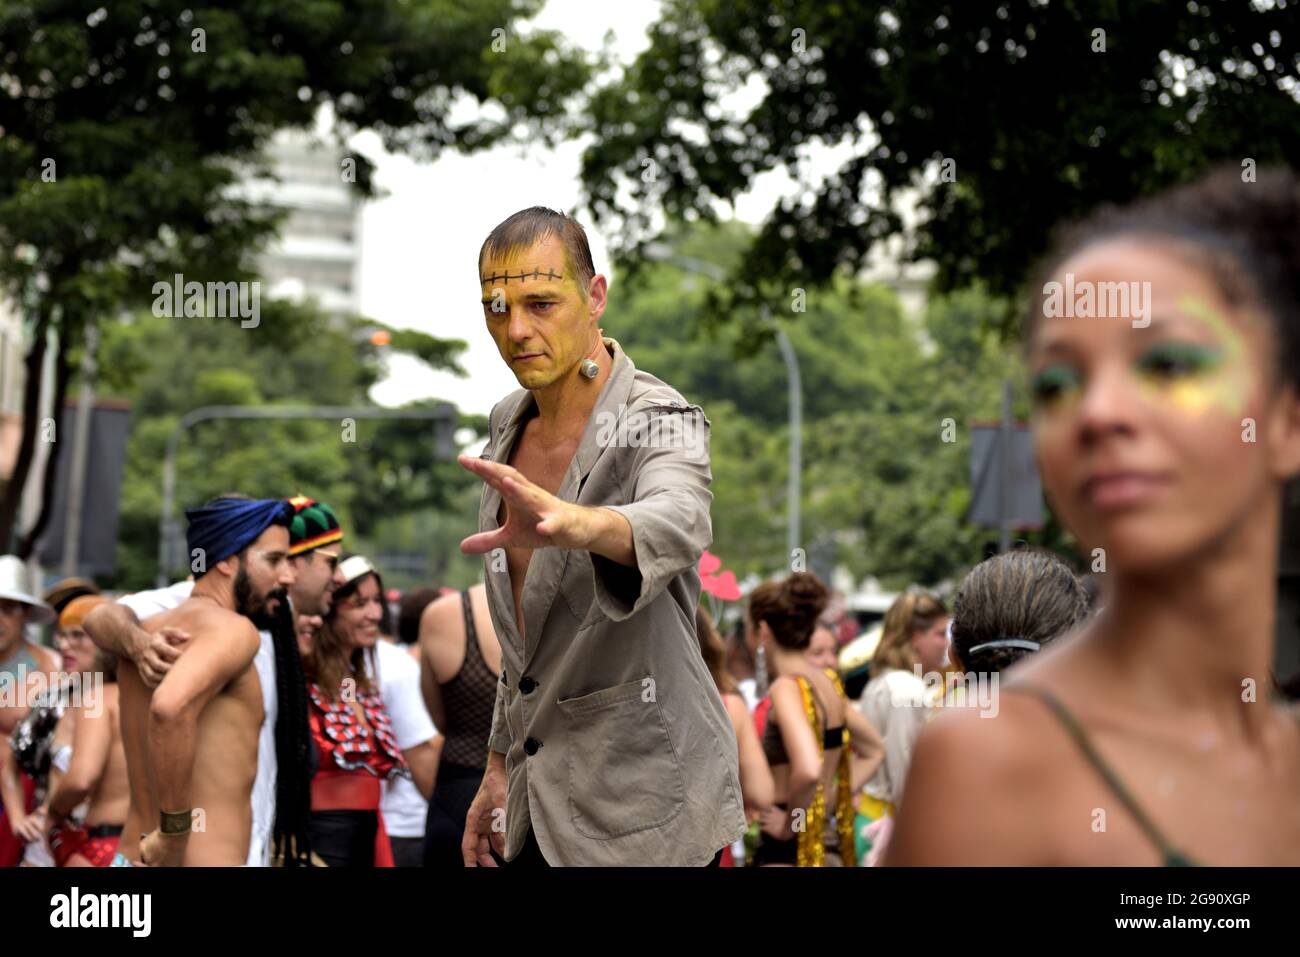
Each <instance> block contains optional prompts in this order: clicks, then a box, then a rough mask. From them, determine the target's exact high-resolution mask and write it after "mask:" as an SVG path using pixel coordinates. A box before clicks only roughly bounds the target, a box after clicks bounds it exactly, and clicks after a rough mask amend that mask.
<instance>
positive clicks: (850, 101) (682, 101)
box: [582, 0, 1300, 318]
mask: <svg viewBox="0 0 1300 957" xmlns="http://www.w3.org/2000/svg"><path fill="white" fill-rule="evenodd" d="M1296 21H1297V17H1296V9H1295V2H1294V0H1291V2H1290V3H1288V2H1286V0H1276V2H1271V0H1270V2H1259V3H1246V2H1241V3H1214V2H1191V3H1181V2H1176V3H1168V2H1165V0H1125V2H1123V3H1118V2H1095V0H1087V2H1084V0H1051V2H1050V3H1049V2H1047V0H1021V2H1009V0H916V2H910V3H906V4H900V3H895V2H889V0H878V2H866V0H864V2H856V3H827V2H824V0H780V2H775V3H773V2H753V0H666V2H665V3H664V9H663V14H662V17H661V19H660V21H659V22H658V23H656V24H655V25H654V26H653V27H652V29H651V34H650V45H649V47H648V48H647V49H646V50H645V51H644V52H643V53H642V54H641V55H640V56H639V57H638V59H637V60H636V61H635V62H634V63H633V64H632V65H630V66H629V67H628V69H626V70H625V71H623V72H622V73H621V74H620V75H619V76H618V77H617V78H616V79H614V80H613V81H611V82H610V83H608V84H607V85H605V86H603V87H602V88H601V89H600V90H599V91H598V92H597V93H596V94H594V95H593V96H592V98H591V100H590V103H589V112H590V116H591V128H592V133H593V134H594V135H593V140H592V142H591V144H590V145H589V147H588V148H587V150H586V152H585V154H584V162H583V172H582V178H583V182H584V188H585V195H586V198H587V201H588V205H589V206H590V208H591V209H592V212H593V216H594V218H596V219H598V220H599V221H601V222H602V223H614V224H617V225H616V226H614V227H612V228H610V230H609V231H610V234H611V235H615V236H618V237H619V245H618V247H617V249H618V250H619V251H621V252H622V253H623V254H624V258H625V259H627V260H628V261H629V262H634V261H635V258H636V256H635V253H636V252H637V250H638V249H639V248H640V247H641V245H642V244H643V243H644V242H645V241H647V240H649V239H651V238H652V237H653V236H654V235H655V234H656V233H657V232H658V231H659V230H660V228H661V226H660V224H661V223H662V222H663V220H664V217H665V214H666V217H667V221H668V222H669V223H675V222H682V221H688V222H689V221H692V220H697V219H702V220H714V219H716V218H717V217H718V216H720V215H725V213H724V212H723V211H724V210H726V209H727V204H728V203H731V202H733V201H734V200H735V199H736V198H737V196H739V195H741V194H742V193H744V192H745V191H746V190H748V189H749V188H750V187H751V186H753V185H754V183H755V181H756V179H757V178H758V177H760V176H763V175H764V174H766V173H769V172H771V171H773V170H783V171H785V172H788V173H789V174H790V175H791V176H792V177H793V178H794V179H795V180H796V181H797V187H796V188H795V189H793V190H791V192H790V194H789V195H788V196H787V197H786V198H784V199H783V200H782V201H780V202H779V203H778V204H777V206H776V208H774V209H773V210H771V212H770V215H769V216H768V218H767V221H766V222H765V223H764V226H763V229H762V231H761V232H760V233H759V234H758V235H757V236H755V237H754V238H753V240H752V242H751V243H750V244H749V245H748V247H747V248H746V249H745V250H744V254H743V256H741V257H739V259H738V260H737V261H736V262H735V263H734V264H732V276H731V281H729V282H728V283H726V284H725V285H723V286H719V287H718V288H717V289H716V290H715V294H714V298H713V299H712V300H711V301H710V311H711V312H712V313H714V314H715V315H716V316H721V317H724V318H730V317H732V316H735V315H738V314H744V313H745V312H747V311H752V310H750V309H749V308H748V307H750V306H752V304H753V303H754V302H756V301H762V302H767V303H769V304H771V303H774V302H777V301H779V300H781V299H782V298H783V297H784V296H785V295H786V294H787V291H788V289H789V288H791V287H793V286H802V287H807V286H810V285H812V284H814V283H819V282H822V281H825V280H827V279H828V278H829V277H831V276H832V275H834V274H836V273H837V272H838V271H840V270H847V271H848V272H849V273H850V274H855V273H856V271H857V268H858V267H860V266H861V265H862V264H863V262H864V256H865V255H866V254H867V251H868V250H869V249H870V247H871V246H872V244H873V243H874V242H875V241H876V240H879V239H881V238H883V237H886V236H890V235H893V234H895V233H897V232H898V230H899V228H900V221H899V218H898V216H897V215H896V214H895V211H894V208H893V201H894V200H895V199H896V198H897V197H898V196H899V194H900V192H902V191H905V190H910V189H917V190H918V191H919V210H918V212H919V219H920V222H919V225H918V228H917V231H916V242H915V246H914V249H913V250H912V252H913V253H914V255H915V256H916V258H918V259H929V260H933V261H934V262H935V263H936V264H937V266H938V275H937V280H938V284H939V287H940V288H941V289H961V288H965V287H967V286H969V285H971V284H972V283H973V282H975V281H981V282H984V283H985V284H987V285H988V287H989V288H990V289H991V290H992V291H993V292H995V293H998V294H1002V295H1004V294H1011V293H1013V292H1014V291H1015V290H1016V288H1017V285H1018V284H1019V283H1020V282H1021V281H1022V278H1023V276H1024V275H1025V272H1026V270H1027V268H1028V267H1029V266H1030V265H1031V263H1032V262H1033V260H1034V259H1035V258H1037V257H1038V256H1039V255H1040V254H1041V253H1042V250H1043V249H1044V247H1045V243H1046V240H1047V237H1048V234H1049V231H1050V229H1051V227H1052V226H1053V224H1055V223H1057V222H1059V221H1062V220H1069V219H1075V218H1078V217H1079V216H1081V215H1082V214H1084V213H1086V212H1088V211H1090V210H1091V209H1093V208H1094V207H1095V206H1097V205H1098V204H1100V203H1102V202H1107V201H1113V202H1122V201H1125V200H1128V199H1130V198H1132V197H1134V196H1137V195H1141V194H1145V193H1149V192H1152V191H1155V190H1157V189H1159V188H1161V187H1164V186H1167V185H1169V184H1172V183H1175V182H1179V181H1182V180H1185V179H1188V178H1190V177H1191V176H1193V175H1194V174H1196V173H1197V172H1198V171H1200V170H1201V169H1202V168H1203V167H1204V166H1205V165H1206V164H1207V163H1210V162H1213V161H1219V160H1222V161H1227V162H1230V163H1232V164H1234V165H1239V164H1243V162H1244V160H1245V159H1250V160H1253V161H1255V162H1257V163H1259V164H1261V165H1262V164H1264V163H1266V162H1270V161H1286V160H1287V159H1288V158H1294V157H1295V156H1296V155H1298V154H1300V106H1297V96H1296V92H1297V89H1298V86H1300V85H1298V84H1297V82H1296V75H1295V70H1296V64H1297V62H1298V61H1300V30H1297V29H1296V26H1297V22H1296ZM755 101H756V102H755ZM750 104H752V106H751V105H750ZM738 111H739V112H738ZM827 146H830V147H835V148H837V149H841V150H843V151H844V153H845V155H846V158H845V159H844V160H843V162H842V165H841V166H840V168H839V169H838V171H837V172H836V173H835V174H834V175H832V176H830V177H829V178H828V179H826V180H825V181H824V182H822V183H815V182H812V181H811V180H810V178H809V166H808V163H807V159H808V153H809V150H810V148H812V147H827ZM949 161H950V162H949ZM945 172H946V173H948V174H949V175H947V176H945V175H944V174H945Z"/></svg>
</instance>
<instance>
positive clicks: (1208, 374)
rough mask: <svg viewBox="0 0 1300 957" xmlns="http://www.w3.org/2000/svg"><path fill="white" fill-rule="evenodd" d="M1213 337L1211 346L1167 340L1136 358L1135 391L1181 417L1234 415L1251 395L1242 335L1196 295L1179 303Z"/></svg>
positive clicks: (1242, 407) (1237, 413)
mask: <svg viewBox="0 0 1300 957" xmlns="http://www.w3.org/2000/svg"><path fill="white" fill-rule="evenodd" d="M1178 305H1179V307H1180V308H1181V309H1182V310H1183V311H1184V312H1185V313H1186V314H1187V315H1189V316H1191V317H1192V318H1194V319H1196V320H1198V321H1199V322H1201V323H1203V324H1204V325H1205V326H1206V327H1207V328H1208V329H1209V330H1210V331H1211V333H1213V335H1214V338H1215V340H1216V343H1215V345H1212V346H1207V345H1202V344H1198V343H1191V342H1183V341H1178V340H1170V341H1165V342H1162V343H1158V344H1157V345H1155V346H1153V347H1152V348H1151V349H1149V350H1147V351H1146V352H1145V353H1143V354H1142V356H1140V357H1139V358H1138V361H1137V367H1138V371H1139V377H1138V382H1139V389H1140V391H1141V394H1142V396H1143V397H1144V398H1145V399H1147V400H1148V401H1154V402H1160V403H1162V404H1165V403H1167V404H1169V405H1172V406H1173V407H1174V408H1176V409H1178V410H1179V411H1180V412H1182V413H1184V414H1185V415H1193V416H1201V415H1205V414H1206V413H1209V412H1218V413H1222V414H1224V415H1227V416H1232V417H1236V416H1239V415H1240V414H1241V413H1242V412H1243V411H1244V410H1245V407H1246V403H1247V401H1248V399H1249V396H1250V379H1251V376H1250V368H1249V365H1248V362H1247V350H1246V341H1245V338H1244V337H1243V336H1242V334H1241V333H1240V332H1239V331H1237V330H1236V329H1234V328H1233V327H1232V325H1231V324H1230V323H1229V322H1228V321H1227V320H1226V319H1224V318H1223V316H1221V315H1220V314H1219V313H1218V312H1217V311H1215V310H1214V309H1213V308H1211V307H1210V306H1209V305H1208V304H1207V303H1205V302H1204V301H1203V300H1201V299H1199V298H1197V297H1196V296H1193V295H1191V294H1190V293H1189V294H1185V295H1184V296H1183V297H1182V298H1181V299H1180V300H1179V303H1178Z"/></svg>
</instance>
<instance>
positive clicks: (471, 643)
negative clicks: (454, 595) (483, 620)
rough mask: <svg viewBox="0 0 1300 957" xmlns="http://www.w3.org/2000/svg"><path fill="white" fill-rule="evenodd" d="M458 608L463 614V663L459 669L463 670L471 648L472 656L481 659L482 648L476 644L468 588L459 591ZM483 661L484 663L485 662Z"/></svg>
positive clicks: (476, 638) (476, 639)
mask: <svg viewBox="0 0 1300 957" xmlns="http://www.w3.org/2000/svg"><path fill="white" fill-rule="evenodd" d="M460 608H461V611H462V612H463V613H464V615H465V663H464V664H462V665H461V670H464V668H465V664H468V663H469V656H470V650H471V649H473V653H474V657H476V658H477V659H478V660H479V661H480V662H482V661H483V649H481V648H480V647H479V646H478V632H477V631H475V630H474V606H473V604H472V603H471V602H470V598H469V589H468V588H467V589H465V590H464V591H462V592H461V593H460ZM483 663H484V664H485V665H486V662H483Z"/></svg>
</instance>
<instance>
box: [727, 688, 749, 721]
mask: <svg viewBox="0 0 1300 957" xmlns="http://www.w3.org/2000/svg"><path fill="white" fill-rule="evenodd" d="M722 703H723V705H724V706H725V707H726V709H727V714H728V715H729V716H730V717H731V723H732V724H734V725H739V724H740V723H741V722H744V721H748V720H749V708H747V707H745V699H744V698H742V697H741V696H740V695H738V694H736V693H735V692H734V691H724V692H723V693H722Z"/></svg>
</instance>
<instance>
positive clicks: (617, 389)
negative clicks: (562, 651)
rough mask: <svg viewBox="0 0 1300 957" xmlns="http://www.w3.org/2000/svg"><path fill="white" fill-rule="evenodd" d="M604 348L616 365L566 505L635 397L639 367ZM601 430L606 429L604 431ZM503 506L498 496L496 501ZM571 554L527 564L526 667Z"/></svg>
mask: <svg viewBox="0 0 1300 957" xmlns="http://www.w3.org/2000/svg"><path fill="white" fill-rule="evenodd" d="M605 343H606V344H607V345H608V346H609V347H610V349H611V350H612V352H613V359H614V364H613V367H612V369H611V370H610V375H609V378H608V379H606V380H605V384H604V386H603V387H602V388H601V391H600V395H599V397H597V399H596V404H595V406H594V407H593V408H592V410H591V415H590V416H588V417H587V426H586V428H585V429H584V430H583V433H582V439H581V440H580V441H579V442H578V450H577V451H576V452H575V453H574V454H573V459H572V461H571V462H570V463H569V469H568V471H567V472H566V473H565V476H564V482H563V483H561V485H560V491H559V493H558V497H559V498H561V499H563V500H564V501H566V502H576V501H577V499H578V493H579V492H580V491H581V488H582V482H583V480H584V479H586V477H587V475H588V474H590V472H591V469H592V467H593V466H594V465H595V464H596V460H597V459H599V458H600V454H601V453H602V452H604V451H605V449H606V448H608V447H609V441H608V439H606V441H605V443H604V444H603V445H602V444H601V443H600V442H598V441H597V440H598V438H604V437H605V436H606V435H608V433H609V431H610V428H611V425H612V424H613V423H616V422H617V421H618V419H619V418H621V417H622V415H623V413H624V411H625V406H626V404H627V397H628V394H629V393H630V392H631V391H632V379H633V377H634V376H635V375H636V367H635V366H633V365H632V360H631V359H629V358H628V357H627V355H626V354H625V353H624V352H623V349H622V347H620V346H619V344H618V342H616V341H615V340H613V339H610V338H608V337H606V338H605ZM602 426H603V427H602ZM497 498H498V501H500V496H498V497H497ZM570 553H571V550H570V549H567V548H539V549H537V550H536V551H534V552H533V557H532V559H531V560H530V561H529V563H528V575H527V577H526V578H525V579H524V594H523V602H522V604H523V609H524V631H525V635H524V667H525V669H527V666H528V662H529V661H530V660H531V659H532V656H533V653H534V652H535V651H536V649H537V644H538V641H539V640H540V639H541V636H542V626H543V625H545V624H546V617H547V615H548V614H550V610H551V605H552V604H553V603H554V602H555V596H556V595H557V594H558V593H559V590H560V585H561V583H562V582H563V581H564V572H565V569H566V568H567V567H568V564H569V555H570Z"/></svg>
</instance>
